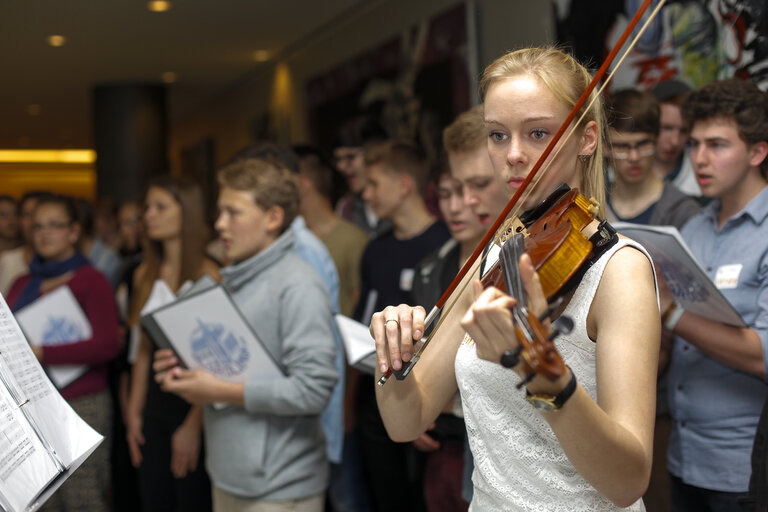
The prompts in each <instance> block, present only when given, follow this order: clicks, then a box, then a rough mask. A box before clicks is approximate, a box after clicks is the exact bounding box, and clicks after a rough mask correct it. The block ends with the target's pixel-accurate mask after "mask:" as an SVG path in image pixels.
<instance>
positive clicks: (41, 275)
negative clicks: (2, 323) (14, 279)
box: [13, 252, 88, 311]
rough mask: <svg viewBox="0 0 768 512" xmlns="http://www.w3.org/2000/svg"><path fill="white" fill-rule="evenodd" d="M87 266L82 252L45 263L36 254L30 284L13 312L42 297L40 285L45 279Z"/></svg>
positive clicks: (30, 266)
mask: <svg viewBox="0 0 768 512" xmlns="http://www.w3.org/2000/svg"><path fill="white" fill-rule="evenodd" d="M86 264H88V260H87V259H86V257H85V256H83V255H82V254H81V253H80V252H75V254H73V255H72V256H70V257H69V258H67V259H66V260H63V261H44V260H43V259H42V258H41V257H40V256H39V255H37V254H35V255H34V257H33V258H32V261H31V262H30V263H29V274H30V279H29V282H27V285H26V286H25V287H24V289H23V290H21V293H19V298H18V299H16V304H14V306H13V310H14V311H18V310H19V309H21V308H23V307H24V306H26V305H27V304H30V303H31V302H34V301H35V300H36V299H37V298H38V297H39V296H40V285H41V284H42V283H43V280H44V279H49V278H51V277H57V276H60V275H62V274H66V273H67V272H70V271H72V270H77V269H78V268H80V267H82V266H83V265H86Z"/></svg>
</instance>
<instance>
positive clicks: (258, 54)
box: [253, 50, 270, 62]
mask: <svg viewBox="0 0 768 512" xmlns="http://www.w3.org/2000/svg"><path fill="white" fill-rule="evenodd" d="M269 57H270V53H269V50H256V51H255V52H253V60H255V61H256V62H266V61H268V60H269Z"/></svg>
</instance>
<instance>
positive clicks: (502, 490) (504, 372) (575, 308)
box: [455, 239, 650, 512]
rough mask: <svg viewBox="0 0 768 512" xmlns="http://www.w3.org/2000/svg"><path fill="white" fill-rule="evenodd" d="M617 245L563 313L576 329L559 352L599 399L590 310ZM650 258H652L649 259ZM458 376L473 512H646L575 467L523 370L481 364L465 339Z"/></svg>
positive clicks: (458, 358)
mask: <svg viewBox="0 0 768 512" xmlns="http://www.w3.org/2000/svg"><path fill="white" fill-rule="evenodd" d="M626 245H631V246H633V247H637V248H638V249H640V250H641V251H643V253H645V254H646V256H647V255H648V254H647V253H646V252H645V250H644V249H643V248H642V247H640V246H639V245H638V244H636V243H635V242H632V241H629V240H627V239H619V241H618V242H617V243H616V245H614V246H613V247H612V248H611V249H609V250H608V251H607V253H606V254H604V255H603V257H601V258H600V259H599V260H598V261H597V262H595V264H594V265H593V266H592V268H590V269H589V270H587V272H586V273H585V275H584V278H583V279H582V281H581V283H580V284H579V286H578V287H577V288H576V291H575V292H574V295H573V297H572V299H571V301H570V303H569V304H568V306H567V308H566V310H565V311H564V314H565V315H568V316H570V317H571V318H572V319H573V321H574V324H575V326H574V329H573V331H572V332H571V333H570V334H568V335H565V336H560V337H558V338H557V339H556V340H555V344H556V346H557V349H558V350H559V351H560V354H561V355H562V356H563V359H564V360H565V361H566V363H568V365H569V366H570V367H571V370H572V371H573V372H574V374H575V375H576V379H577V381H578V382H579V384H581V386H583V387H584V389H586V391H587V392H588V393H589V394H590V396H592V398H593V399H597V398H596V397H597V391H596V377H595V343H594V342H593V341H592V340H590V339H589V336H587V313H588V312H589V307H590V305H591V304H592V299H593V298H594V295H595V291H596V290H597V285H598V284H599V283H600V277H601V276H602V273H603V269H604V268H605V264H606V263H607V261H608V260H609V259H610V257H611V256H612V255H613V254H614V253H615V252H616V251H617V250H619V249H620V248H621V247H624V246H626ZM649 259H650V256H649ZM455 368H456V379H457V381H458V384H459V390H460V392H461V399H462V405H463V408H464V421H465V422H466V426H467V432H468V434H469V443H470V447H471V449H472V455H473V457H474V461H475V470H474V473H473V474H472V482H473V484H474V488H475V490H474V497H473V500H472V504H471V506H470V511H488V510H493V511H507V510H509V511H518V510H521V511H522V510H525V511H529V510H530V511H564V512H574V511H585V512H586V511H589V512H592V511H606V510H631V511H644V510H645V507H644V506H643V502H642V500H638V501H637V502H636V503H635V504H633V505H632V506H631V507H629V508H626V509H621V508H620V507H617V506H616V505H614V504H613V503H611V502H610V501H609V500H608V499H607V498H605V497H603V496H602V495H601V494H600V493H599V492H597V490H595V488H594V487H592V486H591V485H590V484H588V483H587V482H586V481H585V480H584V479H583V478H582V477H581V476H580V475H579V474H578V473H577V472H576V469H575V468H574V467H573V465H572V464H571V463H570V461H569V460H568V458H567V457H566V455H565V453H564V452H563V450H562V448H561V447H560V443H559V442H558V440H557V438H556V437H555V434H554V432H552V429H551V428H550V427H549V425H548V424H547V422H546V421H545V420H544V418H543V417H542V416H541V414H540V413H539V412H538V411H537V410H536V409H534V408H533V407H532V406H531V405H530V404H529V403H528V402H527V401H526V400H525V392H524V391H523V390H518V389H516V388H515V385H516V384H517V383H518V382H519V381H520V378H519V377H518V375H517V373H515V372H514V371H511V370H509V369H507V368H504V367H502V366H501V365H499V364H497V363H492V362H489V361H485V360H482V359H478V357H477V354H476V350H475V345H474V343H472V342H471V339H469V337H468V336H467V337H465V340H464V342H463V343H462V344H461V347H460V348H459V351H458V353H457V355H456V363H455Z"/></svg>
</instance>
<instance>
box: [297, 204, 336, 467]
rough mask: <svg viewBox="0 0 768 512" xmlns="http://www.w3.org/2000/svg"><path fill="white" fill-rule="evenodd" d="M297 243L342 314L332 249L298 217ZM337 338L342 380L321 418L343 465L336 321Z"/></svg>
mask: <svg viewBox="0 0 768 512" xmlns="http://www.w3.org/2000/svg"><path fill="white" fill-rule="evenodd" d="M291 231H293V233H294V236H295V237H296V241H295V243H294V246H293V250H294V251H295V252H296V255H297V256H299V257H300V258H301V259H302V260H304V261H305V262H307V263H308V264H309V265H310V266H311V267H312V268H313V269H315V271H316V272H317V273H318V274H319V275H320V277H321V278H322V280H323V282H324V283H325V286H326V287H327V288H328V293H329V294H330V295H331V307H332V308H333V313H334V314H336V313H338V312H339V274H338V272H337V270H336V265H335V264H334V263H333V259H332V258H331V255H330V253H329V252H328V249H327V248H326V247H325V245H324V244H323V242H322V241H320V239H319V238H317V237H316V236H315V235H314V234H313V233H312V232H311V231H310V230H309V228H307V225H306V223H305V222H304V218H303V217H302V216H300V215H299V216H297V217H296V218H295V219H294V220H293V222H292V223H291ZM331 327H332V329H333V338H334V341H335V342H336V360H335V361H334V366H335V367H336V371H337V372H338V374H339V380H338V381H337V382H336V386H335V387H334V388H333V393H332V394H331V399H330V400H329V401H328V405H327V406H326V408H325V411H323V414H322V415H321V416H320V421H321V423H322V425H323V432H325V438H326V439H325V440H326V443H327V449H328V460H330V461H331V462H333V463H337V464H338V463H339V462H341V451H342V447H343V444H344V381H345V378H344V373H345V372H344V370H345V364H344V346H343V344H342V341H341V333H340V332H339V328H338V326H337V325H336V322H335V321H333V319H332V322H331Z"/></svg>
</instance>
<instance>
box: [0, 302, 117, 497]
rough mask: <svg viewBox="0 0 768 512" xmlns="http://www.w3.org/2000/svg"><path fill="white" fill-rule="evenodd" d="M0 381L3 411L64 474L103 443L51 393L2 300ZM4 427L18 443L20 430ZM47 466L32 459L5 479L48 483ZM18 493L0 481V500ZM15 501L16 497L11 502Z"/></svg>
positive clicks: (41, 370)
mask: <svg viewBox="0 0 768 512" xmlns="http://www.w3.org/2000/svg"><path fill="white" fill-rule="evenodd" d="M0 381H2V382H0V387H2V388H3V389H2V390H0V394H1V395H2V396H4V397H5V401H6V405H8V404H10V407H11V408H12V409H11V412H20V413H21V416H20V415H18V414H17V416H16V418H21V419H20V421H22V423H23V422H24V421H27V422H28V423H27V424H28V430H26V431H33V430H35V429H36V430H37V432H38V433H39V437H40V438H41V439H42V440H43V441H42V443H39V448H40V450H41V453H44V452H45V450H44V448H43V447H48V448H49V449H50V450H51V452H52V453H55V456H56V457H57V458H58V460H59V461H60V463H61V465H62V466H64V467H65V468H68V467H71V466H72V465H73V464H75V463H76V461H77V460H82V459H83V457H84V456H85V455H86V454H88V453H90V452H92V451H93V449H94V448H95V447H96V446H97V445H98V444H99V443H100V442H101V441H102V440H103V437H102V436H101V435H99V434H98V433H97V432H96V431H95V430H93V429H92V428H91V427H90V426H88V424H86V423H85V422H84V421H83V420H82V419H81V418H80V417H79V416H78V415H77V414H76V413H75V411H74V410H72V407H70V405H69V404H68V403H67V402H66V401H65V400H64V399H63V398H62V397H61V395H60V394H59V393H58V392H57V391H56V389H55V388H54V387H53V384H52V383H51V381H50V380H49V379H48V377H47V376H46V374H45V372H44V371H43V368H42V367H41V366H40V364H39V363H38V361H37V359H36V358H35V355H34V354H33V352H32V349H31V348H30V346H29V343H28V342H27V340H26V339H25V338H24V335H23V333H22V331H21V328H20V327H19V325H18V323H17V322H16V319H15V318H14V316H13V315H12V314H11V311H10V309H9V308H8V305H7V304H6V303H5V300H4V299H3V298H2V297H1V296H0ZM6 393H7V394H6ZM8 400H10V402H8ZM14 404H15V405H14ZM14 407H15V408H14ZM0 409H2V405H0ZM5 413H6V415H5V417H4V418H5V420H8V419H9V416H8V414H7V413H8V410H6V411H5ZM5 427H7V428H9V429H10V432H12V433H13V435H12V436H10V437H14V436H15V437H18V435H19V430H18V428H17V427H15V426H13V424H12V421H11V423H6V424H5ZM5 427H3V428H5ZM38 441H39V439H38ZM17 442H18V439H17ZM33 444H34V443H33ZM35 453H37V452H35ZM18 461H19V459H17V462H18ZM51 461H53V459H51ZM50 464H51V463H47V462H40V461H39V460H38V456H37V455H35V454H33V455H31V456H30V457H28V458H26V459H25V460H24V461H21V463H20V464H18V465H17V467H16V469H15V470H14V471H12V472H11V473H10V477H13V475H14V474H15V473H16V472H20V474H21V475H22V476H21V477H19V478H21V479H22V480H23V481H25V482H28V483H29V484H32V483H33V482H38V483H39V482H41V481H44V480H46V479H48V478H49V476H50V468H51V466H50ZM28 465H29V466H31V474H30V475H27V474H26V469H25V468H27V466H28ZM54 465H55V464H54ZM14 478H15V477H14ZM11 487H12V488H11ZM21 489H22V488H21V487H18V486H16V485H13V486H11V485H10V484H9V483H8V481H3V480H2V479H0V494H1V495H2V497H3V499H4V500H6V501H8V502H10V500H11V499H12V498H11V497H12V496H13V495H14V493H16V492H22V491H21ZM40 490H42V488H40V489H37V492H39V491H40ZM18 498H19V496H18V495H17V496H16V498H14V499H18ZM7 504H9V503H7ZM16 510H22V509H21V508H19V509H16Z"/></svg>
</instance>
